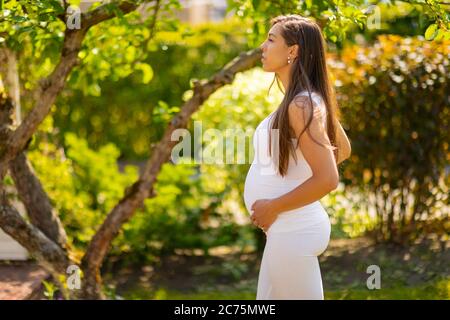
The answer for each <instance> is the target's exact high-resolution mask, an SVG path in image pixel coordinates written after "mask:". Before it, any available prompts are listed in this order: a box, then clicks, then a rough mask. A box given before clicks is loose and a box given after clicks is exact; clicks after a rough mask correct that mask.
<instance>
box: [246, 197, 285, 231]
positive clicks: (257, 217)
mask: <svg viewBox="0 0 450 320" xmlns="http://www.w3.org/2000/svg"><path fill="white" fill-rule="evenodd" d="M251 210H252V212H253V213H252V215H251V219H252V222H253V224H254V225H256V226H258V227H260V228H261V229H263V230H264V232H267V230H268V229H269V228H270V226H271V225H272V223H274V222H275V220H276V219H277V216H278V213H277V212H276V211H275V210H274V208H273V206H272V202H271V199H259V200H256V201H255V202H254V203H253V204H252V206H251Z"/></svg>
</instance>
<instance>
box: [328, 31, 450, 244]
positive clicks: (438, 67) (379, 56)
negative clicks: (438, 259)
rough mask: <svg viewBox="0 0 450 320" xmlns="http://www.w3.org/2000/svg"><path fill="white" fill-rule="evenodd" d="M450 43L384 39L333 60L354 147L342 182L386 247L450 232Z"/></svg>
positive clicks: (344, 118)
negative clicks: (389, 243)
mask: <svg viewBox="0 0 450 320" xmlns="http://www.w3.org/2000/svg"><path fill="white" fill-rule="evenodd" d="M449 60H450V42H449V41H435V42H428V41H424V39H423V37H415V38H401V37H399V36H393V35H387V36H379V37H378V39H377V41H376V42H375V44H374V45H371V46H368V47H360V46H350V47H347V48H345V49H344V51H343V52H342V54H341V56H339V57H335V58H333V59H330V64H331V69H332V72H333V77H334V79H335V85H336V87H337V94H338V101H339V103H340V108H341V110H340V113H341V119H342V123H343V126H344V127H345V129H346V130H347V133H348V136H349V138H350V140H351V143H352V156H351V158H350V159H349V160H347V161H346V165H345V170H343V174H342V175H343V179H342V180H343V181H344V182H345V183H346V185H347V186H348V189H349V190H350V189H352V190H353V191H355V193H358V194H361V195H362V197H361V198H360V200H359V202H360V205H361V206H363V208H364V209H363V211H365V212H366V213H371V214H372V218H373V219H374V220H375V226H376V227H374V228H373V235H374V236H375V237H376V239H378V240H380V241H398V242H404V241H408V240H414V239H416V238H418V237H420V236H421V235H422V234H426V233H428V232H438V233H440V234H446V233H447V234H448V230H449V228H450V225H449V219H448V217H449V197H448V194H449V190H448V186H449V182H450V177H449V175H448V163H449V159H450V153H449V144H448V132H449V119H450V108H449V103H450V100H449V95H448V92H450V88H449V78H450V72H449V63H450V62H449Z"/></svg>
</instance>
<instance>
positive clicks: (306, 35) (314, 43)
mask: <svg viewBox="0 0 450 320" xmlns="http://www.w3.org/2000/svg"><path fill="white" fill-rule="evenodd" d="M270 22H271V26H274V25H275V24H277V23H279V24H280V26H281V35H282V36H283V38H284V41H285V43H286V44H287V45H288V46H292V45H295V44H297V45H299V52H298V57H297V58H295V59H294V61H293V63H292V68H291V74H290V81H289V86H288V89H287V92H286V93H285V95H284V98H283V100H282V101H281V103H280V105H279V107H278V109H277V110H276V111H275V112H274V118H273V122H272V123H273V124H272V127H271V129H278V130H279V131H278V138H279V139H278V150H277V151H278V154H279V158H278V171H279V174H280V175H281V176H284V175H286V173H287V169H288V165H289V155H290V153H292V154H293V155H294V158H295V161H297V157H296V153H295V150H296V149H297V148H298V144H299V142H300V136H301V135H302V134H303V133H304V132H305V131H306V130H307V129H308V127H309V125H310V123H311V122H312V119H313V112H311V113H310V117H309V119H308V122H307V124H306V126H305V128H304V129H303V131H302V132H301V133H300V135H299V136H298V137H297V139H298V140H297V144H296V145H295V146H294V145H293V144H292V142H291V134H292V133H293V130H292V128H291V126H290V125H286V124H289V114H288V107H289V104H290V103H291V102H292V101H293V100H294V98H295V97H296V95H297V94H299V93H301V92H303V91H307V92H308V96H309V101H310V103H311V105H310V107H313V106H314V104H313V100H312V97H311V92H312V91H313V92H316V93H317V94H319V95H320V96H321V98H322V100H323V102H324V104H325V106H326V109H327V121H326V122H327V125H326V130H327V134H328V138H329V139H330V142H331V144H332V146H326V145H323V144H321V143H320V142H317V141H316V140H315V139H314V138H313V137H312V136H311V134H310V132H309V130H308V134H309V135H310V137H311V138H312V139H313V140H314V141H315V142H316V143H318V144H320V145H322V146H324V147H326V148H330V149H331V150H333V153H334V156H335V160H336V161H337V151H338V149H337V146H336V122H335V121H337V117H338V108H337V102H336V98H335V95H334V91H333V88H332V86H331V84H330V81H329V77H328V69H327V64H326V51H325V49H326V43H325V40H324V38H323V36H322V32H321V30H320V27H319V26H318V25H317V24H316V23H315V22H314V21H312V20H310V19H308V18H305V17H302V16H300V15H296V14H291V15H280V16H277V17H275V18H272V19H271V20H270ZM275 79H276V80H277V84H278V87H280V84H279V79H278V75H277V74H275V78H274V81H275ZM272 85H273V81H272V84H271V85H270V87H272ZM280 89H281V88H280ZM269 90H270V88H269ZM311 110H313V109H311ZM271 132H273V131H271ZM270 137H271V135H269V152H271V151H270V150H271V149H272V148H271V142H270Z"/></svg>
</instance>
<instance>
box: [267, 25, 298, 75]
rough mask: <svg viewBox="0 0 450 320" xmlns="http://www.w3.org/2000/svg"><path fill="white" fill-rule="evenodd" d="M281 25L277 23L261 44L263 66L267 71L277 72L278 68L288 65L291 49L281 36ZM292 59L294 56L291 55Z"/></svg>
mask: <svg viewBox="0 0 450 320" xmlns="http://www.w3.org/2000/svg"><path fill="white" fill-rule="evenodd" d="M280 31H281V27H280V25H279V24H275V25H274V26H273V27H272V28H271V29H270V30H269V33H268V35H267V39H266V40H265V41H264V42H263V43H262V44H261V46H260V48H261V50H262V58H261V62H262V66H263V70H264V71H267V72H276V71H277V70H279V69H281V68H283V67H286V66H288V62H287V59H288V56H289V51H288V47H287V45H286V43H285V42H284V38H283V37H282V36H281V32H280ZM291 60H293V57H292V56H291Z"/></svg>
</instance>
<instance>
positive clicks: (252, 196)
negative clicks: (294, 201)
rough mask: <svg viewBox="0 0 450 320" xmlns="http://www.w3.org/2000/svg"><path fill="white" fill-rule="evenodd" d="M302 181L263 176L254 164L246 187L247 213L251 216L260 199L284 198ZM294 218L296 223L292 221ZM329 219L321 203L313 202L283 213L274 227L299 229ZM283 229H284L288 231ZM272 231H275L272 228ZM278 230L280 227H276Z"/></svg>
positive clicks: (248, 174) (249, 172) (276, 176)
mask: <svg viewBox="0 0 450 320" xmlns="http://www.w3.org/2000/svg"><path fill="white" fill-rule="evenodd" d="M303 182H304V181H302V180H298V181H296V180H287V179H283V178H282V177H281V176H279V175H272V174H262V173H261V170H260V167H259V166H258V165H257V164H255V163H253V164H252V165H251V166H250V169H249V171H248V173H247V177H246V179H245V186H244V203H245V207H246V208H247V212H248V213H249V214H250V215H251V214H252V211H251V206H252V204H253V203H254V202H255V201H256V200H258V199H272V198H277V197H279V196H282V195H283V194H286V193H288V192H289V191H291V190H293V189H295V188H296V187H297V186H299V185H300V184H302V183H303ZM292 218H294V219H295V221H292ZM327 219H328V214H327V213H326V211H325V210H324V208H323V207H322V205H321V203H320V202H319V201H315V202H312V203H310V204H307V205H305V206H303V207H299V208H296V209H293V210H289V211H284V212H281V213H280V214H279V215H278V217H277V220H276V221H275V222H274V224H273V225H284V226H286V227H287V226H289V225H291V226H290V227H289V229H291V227H292V228H294V229H295V228H298V226H299V225H303V226H306V225H312V224H314V223H316V222H321V221H324V220H327ZM286 227H283V228H282V229H284V230H286V231H287V230H288V228H286ZM270 229H273V228H272V227H271V228H270ZM275 229H278V227H275Z"/></svg>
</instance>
